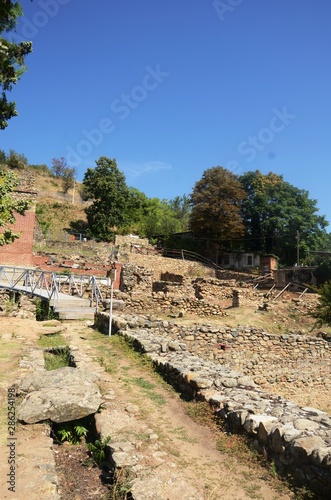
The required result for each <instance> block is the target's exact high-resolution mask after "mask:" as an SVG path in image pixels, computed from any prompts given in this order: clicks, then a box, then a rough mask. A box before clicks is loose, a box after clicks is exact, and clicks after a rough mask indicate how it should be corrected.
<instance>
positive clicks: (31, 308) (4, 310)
mask: <svg viewBox="0 0 331 500" xmlns="http://www.w3.org/2000/svg"><path fill="white" fill-rule="evenodd" d="M0 316H8V317H13V318H22V319H29V318H35V317H36V304H35V302H34V301H33V300H32V299H31V297H29V296H28V295H24V294H21V293H19V292H15V293H13V292H10V291H8V290H1V289H0Z"/></svg>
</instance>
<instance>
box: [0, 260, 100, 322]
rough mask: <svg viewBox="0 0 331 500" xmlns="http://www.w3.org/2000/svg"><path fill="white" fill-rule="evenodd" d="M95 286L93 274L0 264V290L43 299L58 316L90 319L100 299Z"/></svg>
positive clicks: (98, 290)
mask: <svg viewBox="0 0 331 500" xmlns="http://www.w3.org/2000/svg"><path fill="white" fill-rule="evenodd" d="M103 281H104V282H105V284H107V279H106V278H104V280H103ZM99 285H100V278H96V277H95V276H93V275H77V274H59V273H55V272H51V271H42V270H38V269H27V268H20V267H11V266H0V289H1V288H2V289H6V290H10V291H12V292H18V293H24V294H28V295H31V296H32V297H39V298H41V299H44V300H47V301H49V304H50V306H51V307H53V309H54V312H56V313H58V314H59V318H60V319H80V318H93V317H94V313H95V312H96V311H97V310H98V308H99V305H100V304H101V302H102V300H103V297H102V293H101V290H100V286H99Z"/></svg>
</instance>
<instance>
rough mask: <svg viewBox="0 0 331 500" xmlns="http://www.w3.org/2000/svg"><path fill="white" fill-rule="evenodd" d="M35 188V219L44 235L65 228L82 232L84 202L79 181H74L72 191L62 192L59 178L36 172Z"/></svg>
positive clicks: (84, 219)
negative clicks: (36, 194)
mask: <svg viewBox="0 0 331 500" xmlns="http://www.w3.org/2000/svg"><path fill="white" fill-rule="evenodd" d="M35 190H36V191H37V193H38V196H37V204H36V219H37V221H38V223H39V225H40V228H41V230H42V232H43V234H44V235H46V234H47V233H51V234H58V233H61V232H62V231H67V230H72V231H75V232H84V223H85V222H86V216H85V212H84V208H85V206H86V203H85V202H83V200H82V198H81V196H80V192H81V183H79V182H77V183H76V186H75V190H74V191H73V190H72V189H71V190H69V192H68V193H64V192H63V188H62V181H61V179H57V178H55V177H52V176H50V175H48V174H47V173H44V172H43V173H40V172H36V173H35Z"/></svg>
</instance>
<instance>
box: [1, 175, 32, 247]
mask: <svg viewBox="0 0 331 500" xmlns="http://www.w3.org/2000/svg"><path fill="white" fill-rule="evenodd" d="M18 184H19V181H18V178H17V176H16V175H15V174H14V173H13V172H9V171H6V170H4V169H3V168H0V228H1V231H0V246H3V245H8V244H9V243H12V242H13V241H14V240H15V239H16V238H19V236H20V234H19V233H15V232H14V231H13V229H12V228H11V227H8V226H9V225H10V224H15V214H14V212H17V213H19V214H21V215H24V212H25V210H27V209H28V206H29V205H28V202H27V201H26V200H15V199H14V198H13V197H12V192H13V191H14V189H15V187H17V186H18Z"/></svg>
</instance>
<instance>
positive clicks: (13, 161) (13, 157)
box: [6, 149, 29, 169]
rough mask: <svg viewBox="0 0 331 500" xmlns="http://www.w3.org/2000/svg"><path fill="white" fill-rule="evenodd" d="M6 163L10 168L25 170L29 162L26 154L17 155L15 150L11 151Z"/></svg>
mask: <svg viewBox="0 0 331 500" xmlns="http://www.w3.org/2000/svg"><path fill="white" fill-rule="evenodd" d="M6 163H7V165H8V167H10V168H17V169H23V168H25V167H26V166H27V165H28V163H29V162H28V159H27V157H26V156H25V155H24V154H21V153H17V152H16V151H15V150H14V149H10V151H9V155H8V156H7V159H6Z"/></svg>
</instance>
